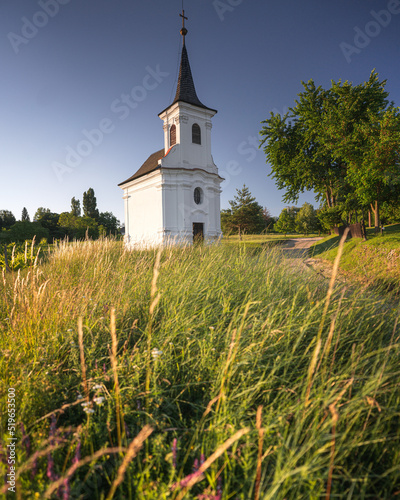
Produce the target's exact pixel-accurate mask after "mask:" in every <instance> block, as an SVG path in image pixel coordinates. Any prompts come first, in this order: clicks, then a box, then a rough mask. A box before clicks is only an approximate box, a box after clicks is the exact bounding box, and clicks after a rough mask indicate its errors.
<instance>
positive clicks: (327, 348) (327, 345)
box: [316, 288, 347, 371]
mask: <svg viewBox="0 0 400 500" xmlns="http://www.w3.org/2000/svg"><path fill="white" fill-rule="evenodd" d="M346 290H347V289H346V288H345V289H344V290H343V292H342V295H341V296H340V300H339V304H338V308H337V311H336V314H335V316H334V317H333V319H332V321H331V327H330V329H329V333H328V338H327V339H326V342H325V346H324V350H323V352H322V356H321V359H320V360H319V363H318V366H317V370H316V371H318V370H319V367H320V366H321V363H322V360H323V359H324V356H325V355H328V354H329V351H330V348H331V344H332V338H333V333H334V331H335V326H336V321H337V318H338V316H339V312H340V307H341V305H342V301H343V297H344V294H345V293H346Z"/></svg>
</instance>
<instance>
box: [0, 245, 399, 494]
mask: <svg viewBox="0 0 400 500" xmlns="http://www.w3.org/2000/svg"><path fill="white" fill-rule="evenodd" d="M399 312H400V310H399V309H398V308H397V307H394V306H393V305H392V303H388V302H386V301H385V299H381V298H379V299H378V298H377V297H376V295H368V294H367V292H363V293H360V294H357V293H355V292H352V293H350V291H349V290H346V289H345V288H343V287H342V286H341V285H340V284H338V285H334V284H333V283H332V284H331V286H329V283H327V282H326V281H325V280H322V279H321V278H320V277H319V276H318V275H315V274H313V273H307V272H306V271H304V274H303V273H300V272H299V269H298V268H297V267H293V263H291V262H290V261H287V260H285V259H284V258H283V256H282V255H281V252H279V250H275V249H270V250H266V251H264V252H261V253H258V254H257V255H255V256H253V254H252V252H249V251H248V249H246V248H245V247H242V246H240V247H239V248H238V247H237V246H233V247H230V246H225V245H220V246H214V247H198V248H175V249H164V250H163V252H162V253H158V254H157V252H153V251H142V252H126V251H124V249H123V247H122V244H121V243H117V242H113V241H108V240H106V241H102V242H101V241H97V242H90V241H87V242H81V243H73V244H68V245H67V244H60V245H58V247H57V248H56V249H55V250H54V251H53V252H52V254H51V256H50V258H49V259H48V261H47V262H46V263H45V264H42V265H41V266H36V267H33V266H32V267H31V268H29V269H26V270H23V271H20V272H19V273H18V272H14V273H8V274H5V273H3V280H2V285H1V289H0V350H1V354H2V355H1V356H0V373H1V380H2V384H1V389H0V391H1V399H0V404H1V408H2V411H1V437H2V444H1V448H2V461H1V464H2V465H0V468H1V469H2V470H1V477H4V476H5V474H6V472H7V469H6V462H7V458H8V459H10V449H8V448H6V446H7V444H8V443H9V442H10V441H9V438H10V437H11V436H12V434H11V433H12V432H13V425H14V424H13V422H12V420H10V421H8V420H7V416H8V415H10V414H12V413H9V414H7V408H8V410H9V411H10V412H12V410H14V408H12V407H11V406H8V407H7V395H8V396H9V397H8V400H10V399H12V397H11V396H12V394H14V393H13V392H12V391H11V392H9V391H10V389H14V390H15V398H14V399H15V420H16V427H15V430H16V434H15V436H13V437H16V438H17V441H16V442H15V443H16V449H15V461H16V464H15V467H16V475H15V479H16V498H28V499H31V498H33V499H35V498H38V499H42V498H43V499H44V498H62V499H69V498H71V499H111V498H116V499H146V500H147V499H154V500H156V499H157V500H159V499H199V500H222V499H223V500H228V499H233V500H236V499H258V498H260V499H271V500H272V499H274V500H275V499H282V500H283V499H296V500H297V499H319V498H346V499H376V498H379V499H393V498H397V496H396V495H399V494H400V446H399V440H400V433H399V420H400V386H399V383H398V380H399V375H400V368H399V366H400V365H399V329H398V318H399ZM10 394H11V396H10ZM12 404H14V403H12ZM7 450H8V451H7ZM11 458H12V457H11ZM9 486H10V484H9V483H6V484H5V487H3V488H2V490H1V492H2V493H1V494H2V495H3V497H5V493H6V489H7V487H9ZM0 488H1V486H0ZM14 497H15V494H14V493H12V492H11V493H10V492H9V494H8V496H7V498H14Z"/></svg>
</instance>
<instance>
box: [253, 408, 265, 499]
mask: <svg viewBox="0 0 400 500" xmlns="http://www.w3.org/2000/svg"><path fill="white" fill-rule="evenodd" d="M262 409H263V407H262V406H259V407H258V408H257V415H256V428H257V430H258V457H257V472H256V486H255V493H254V500H259V498H260V483H261V464H262V459H263V444H264V429H263V427H262Z"/></svg>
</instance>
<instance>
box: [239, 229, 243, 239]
mask: <svg viewBox="0 0 400 500" xmlns="http://www.w3.org/2000/svg"><path fill="white" fill-rule="evenodd" d="M239 241H242V233H241V231H240V226H239Z"/></svg>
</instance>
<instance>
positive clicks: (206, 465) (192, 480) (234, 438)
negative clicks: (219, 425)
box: [175, 427, 250, 500]
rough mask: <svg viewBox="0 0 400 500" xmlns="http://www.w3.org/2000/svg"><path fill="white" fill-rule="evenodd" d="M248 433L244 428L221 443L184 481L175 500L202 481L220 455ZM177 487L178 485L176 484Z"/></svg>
mask: <svg viewBox="0 0 400 500" xmlns="http://www.w3.org/2000/svg"><path fill="white" fill-rule="evenodd" d="M249 431H250V428H249V427H244V428H243V429H241V430H240V431H238V432H236V433H235V434H234V435H233V436H232V437H230V438H229V439H227V440H226V441H225V443H223V444H222V445H221V446H220V447H219V448H218V449H217V450H216V451H215V452H214V453H213V454H212V455H210V456H209V457H208V458H207V460H206V461H205V462H203V463H202V464H201V465H200V467H199V468H198V469H197V471H196V472H195V473H194V474H192V475H191V476H192V477H190V479H189V480H188V481H185V486H184V488H183V489H182V490H181V491H180V492H179V494H178V495H177V496H176V497H175V498H176V500H182V499H183V498H184V497H185V495H186V493H187V492H188V491H189V489H190V488H191V487H192V486H194V485H195V484H197V483H198V482H199V481H201V480H202V479H203V473H204V472H205V471H206V470H207V469H208V468H209V467H210V466H211V465H212V464H213V463H214V462H215V461H216V460H217V459H218V458H219V457H220V456H221V455H222V454H224V453H225V452H226V450H227V449H228V448H230V447H231V446H232V445H233V443H235V442H236V441H238V440H239V439H240V438H241V437H242V436H244V435H245V434H247V433H248V432H249ZM178 486H179V484H178Z"/></svg>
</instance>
